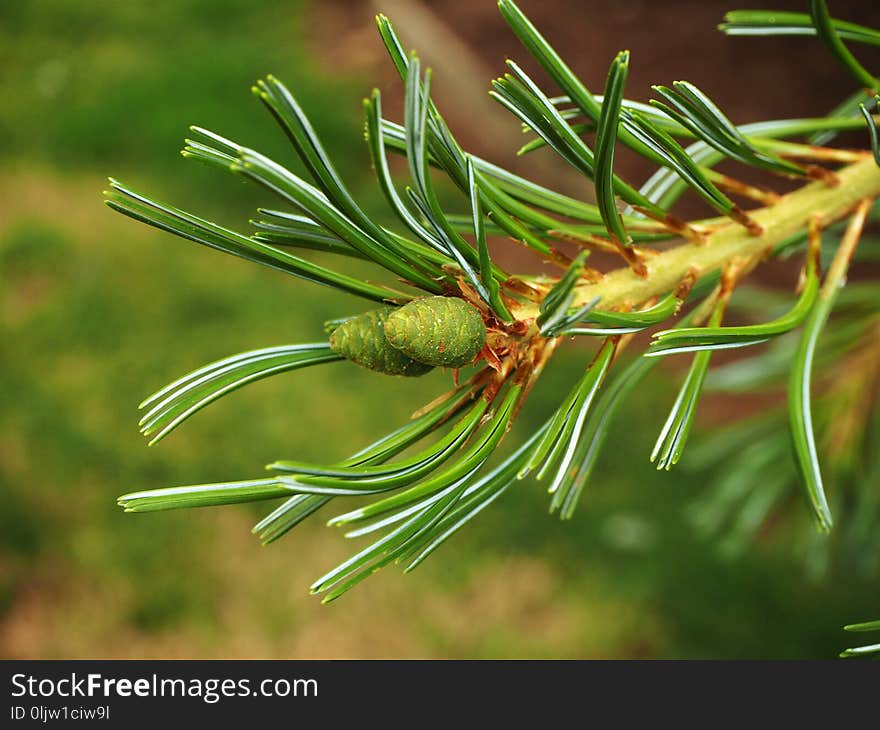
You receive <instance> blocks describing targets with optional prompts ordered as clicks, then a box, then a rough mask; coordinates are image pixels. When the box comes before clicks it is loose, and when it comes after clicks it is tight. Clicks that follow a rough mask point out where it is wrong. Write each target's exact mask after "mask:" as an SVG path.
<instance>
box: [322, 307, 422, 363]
mask: <svg viewBox="0 0 880 730" xmlns="http://www.w3.org/2000/svg"><path fill="white" fill-rule="evenodd" d="M393 311H394V309H393V308H392V307H382V308H381V309H372V310H370V311H369V312H364V313H363V314H359V315H358V316H357V317H352V318H351V319H348V320H346V321H345V322H343V323H342V324H340V325H339V326H338V327H337V328H336V329H335V330H333V333H332V334H331V335H330V348H331V349H332V350H333V352H335V353H336V354H338V355H342V357H344V358H345V359H346V360H351V361H352V362H353V363H355V364H357V365H360V366H361V367H365V368H367V369H368V370H375V371H376V372H379V373H385V374H386V375H405V376H408V377H418V376H420V375H424V374H425V373H427V372H429V371H430V370H431V369H432V366H430V365H423V364H422V363H420V362H416V361H415V360H413V359H411V358H409V357H407V356H406V355H405V354H404V353H402V352H401V351H400V350H397V349H395V348H394V347H391V346H390V345H389V344H388V340H386V339H385V329H384V326H385V322H386V320H387V319H388V316H389V315H390V314H391V313H392V312H393Z"/></svg>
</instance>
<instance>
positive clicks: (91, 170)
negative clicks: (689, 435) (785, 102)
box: [0, 0, 876, 658]
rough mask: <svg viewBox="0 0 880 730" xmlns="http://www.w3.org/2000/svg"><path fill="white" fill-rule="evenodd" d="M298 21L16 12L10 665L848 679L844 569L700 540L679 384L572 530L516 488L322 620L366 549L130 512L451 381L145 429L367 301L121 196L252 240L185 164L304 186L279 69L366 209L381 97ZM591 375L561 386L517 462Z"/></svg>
mask: <svg viewBox="0 0 880 730" xmlns="http://www.w3.org/2000/svg"><path fill="white" fill-rule="evenodd" d="M305 10H306V9H305V8H304V7H303V5H302V3H299V2H289V1H286V2H257V3H255V2H245V1H244V0H238V1H235V2H232V1H226V2H217V1H216V0H215V1H213V2H206V1H205V0H185V1H179V2H176V3H173V4H171V3H158V4H157V3H149V4H147V3H80V2H62V1H61V0H53V1H51V2H50V1H47V0H37V1H31V2H27V3H4V4H3V5H0V62H2V68H3V76H2V78H0V84H2V87H0V88H2V91H3V94H2V95H0V133H2V135H3V139H4V140H5V142H6V144H4V146H3V147H2V150H0V328H2V340H0V342H2V344H0V353H2V356H0V384H2V388H0V481H2V488H0V655H2V656H4V657H74V656H75V657H96V656H126V657H138V656H152V657H166V656H167V657H183V656H195V657H211V656H217V657H224V656H225V657H233V656H241V657H247V656H264V657H310V656H321V657H337V656H348V657H376V656H387V657H404V656H417V657H429V656H441V657H445V656H454V657H473V658H479V657H566V658H575V657H693V656H702V657H759V656H767V657H780V656H782V657H810V656H814V657H826V658H827V657H831V656H834V654H835V653H836V651H837V650H839V648H840V647H841V646H842V638H841V636H840V633H839V631H838V630H837V627H839V626H841V625H842V624H844V623H847V622H851V621H853V620H857V619H859V618H862V617H866V616H870V615H872V611H875V609H876V606H875V605H872V604H873V603H874V598H875V596H874V593H873V592H872V590H871V586H869V585H868V584H867V582H865V581H864V580H862V579H859V578H856V577H853V576H852V575H847V574H840V575H837V574H833V575H831V576H830V577H829V579H828V580H827V581H826V582H825V583H824V584H814V583H809V582H808V581H806V580H805V578H804V576H803V574H802V568H801V566H800V564H799V563H793V562H792V561H791V560H790V559H789V558H788V557H787V555H788V553H787V552H785V551H784V550H781V549H780V548H779V543H780V542H784V537H783V538H780V539H779V540H778V541H772V540H771V541H768V542H767V543H766V544H762V545H759V546H758V547H757V548H756V549H755V551H753V552H751V553H749V554H747V555H745V556H743V557H741V558H739V559H737V560H735V561H730V560H728V561H724V560H722V559H721V558H720V557H718V555H717V553H716V552H715V551H713V550H711V549H709V548H708V546H706V545H705V544H703V543H701V542H700V541H699V540H698V539H697V538H696V537H695V536H694V535H693V534H692V532H691V530H690V528H688V527H687V523H686V520H685V519H684V512H685V510H686V506H687V504H688V501H689V499H690V498H691V497H692V496H693V495H694V494H696V493H699V492H701V491H702V490H704V489H707V488H710V486H711V485H709V484H703V483H702V482H701V481H700V480H699V478H695V477H693V476H686V475H684V474H682V473H681V472H679V473H675V474H673V475H672V476H668V475H664V476H662V477H661V476H658V475H657V474H656V473H655V472H654V471H653V469H652V468H651V466H650V464H648V462H647V453H648V452H649V450H650V444H651V443H652V439H653V437H654V433H655V430H656V428H658V426H659V424H660V423H661V422H662V419H663V417H664V416H665V410H666V408H668V402H669V398H670V394H669V392H668V384H669V380H668V376H663V375H661V376H660V377H658V378H655V379H654V380H652V381H651V382H652V383H653V384H654V385H653V386H651V387H650V389H649V390H647V391H645V392H643V394H642V395H641V397H640V398H639V399H638V400H636V401H634V402H633V403H632V404H630V406H629V407H628V408H627V409H626V411H625V412H624V413H623V414H622V418H621V419H620V422H621V425H620V426H619V427H618V428H617V430H616V431H615V433H614V436H613V438H612V440H611V442H610V445H611V448H610V449H608V454H607V456H606V457H605V458H604V459H603V462H602V468H601V469H600V470H599V472H598V474H597V479H596V480H595V483H594V484H593V485H592V486H591V487H590V489H589V490H588V492H587V494H586V496H585V499H584V503H583V505H582V508H581V510H580V512H579V514H578V516H577V517H576V519H574V520H573V521H572V522H570V523H564V524H560V523H558V522H557V521H556V520H555V519H552V518H550V517H549V516H548V515H547V514H546V506H547V500H546V496H545V495H544V494H543V493H542V491H541V489H539V488H538V487H537V486H535V485H534V484H533V483H530V482H524V483H523V484H522V485H521V486H520V487H519V488H517V489H516V490H514V491H513V492H512V493H510V494H509V496H508V497H507V498H505V499H504V500H502V502H500V503H498V504H497V505H496V506H494V507H493V508H492V509H491V510H489V511H488V512H487V513H485V514H484V515H483V516H482V517H481V519H480V520H478V521H477V522H476V523H475V524H474V525H473V527H471V528H470V529H468V530H467V531H465V533H463V534H462V535H460V536H459V537H458V538H456V539H455V540H453V541H451V542H450V543H449V544H448V545H447V546H445V547H444V548H443V549H442V550H441V551H439V552H438V553H437V555H436V556H434V557H433V558H432V560H430V561H428V562H427V563H426V564H425V565H424V566H423V567H422V568H420V569H419V570H418V571H416V572H415V573H414V574H413V575H411V576H407V577H403V576H401V575H400V574H399V572H396V571H394V570H389V571H386V573H385V574H383V575H380V576H376V577H374V578H372V579H371V580H370V581H368V582H367V583H366V584H365V585H364V586H363V587H361V588H359V589H358V590H357V591H355V592H354V593H353V594H351V595H350V596H347V597H346V598H345V599H343V600H342V601H340V602H338V603H336V604H334V605H332V606H329V607H322V606H320V605H319V604H318V603H317V602H316V601H315V600H314V599H312V598H310V597H309V596H308V595H307V593H306V590H307V586H308V584H309V583H310V582H311V579H312V578H314V577H315V576H317V575H319V574H320V573H321V572H322V571H323V570H324V569H326V568H328V567H330V566H332V565H333V564H335V562H338V561H339V560H340V559H341V558H343V557H344V556H345V555H346V554H347V553H348V551H350V550H351V549H352V545H351V544H346V541H344V540H343V539H342V537H341V535H340V534H338V533H336V532H335V531H332V530H329V529H327V528H324V527H323V526H322V524H321V523H322V520H321V519H317V520H312V521H310V522H308V523H306V524H305V525H303V526H301V527H300V528H297V530H296V532H295V533H293V534H291V535H290V536H288V537H286V538H285V539H284V540H283V541H281V542H279V543H277V544H275V545H273V546H272V547H271V548H266V549H263V548H261V547H260V546H259V545H258V544H257V542H256V540H255V539H253V538H252V537H251V536H250V534H249V532H248V530H249V527H250V525H251V524H252V523H253V522H254V521H256V519H258V516H259V515H260V511H259V510H257V509H248V508H245V507H240V508H239V507H232V508H227V509H221V510H203V511H197V512H190V513H167V514H160V515H137V516H132V515H125V514H123V513H122V512H121V511H120V510H119V509H118V508H117V507H116V505H115V497H116V496H117V495H118V494H120V493H122V492H124V491H128V490H131V489H138V488H145V487H150V486H165V485H171V484H183V483H197V482H203V481H214V480H223V479H229V478H236V477H250V476H252V475H256V474H258V473H259V472H260V470H261V468H262V465H263V464H264V463H266V462H267V461H269V460H271V459H274V458H276V457H292V456H296V457H302V458H307V459H326V458H338V457H341V456H343V455H345V454H347V453H349V452H351V451H352V450H353V449H354V448H357V447H359V446H361V445H363V444H365V443H367V442H368V441H369V440H370V439H373V438H375V437H377V436H378V435H381V434H382V433H384V431H385V430H387V429H388V428H389V426H396V425H398V424H399V423H401V422H402V421H403V420H405V419H406V417H407V416H408V414H409V413H410V412H411V411H412V410H413V408H414V407H415V406H417V405H419V404H421V403H422V402H424V401H426V400H428V399H429V398H431V397H432V396H433V395H434V394H436V393H437V392H439V391H440V390H441V388H443V387H445V385H446V381H447V379H448V376H444V375H441V374H433V375H431V376H429V377H427V378H424V379H421V380H418V381H415V382H408V381H401V380H396V379H388V378H383V377H381V376H377V375H373V374H370V373H367V372H365V371H362V370H359V369H357V368H355V367H352V366H349V365H346V364H344V363H342V364H334V365H329V366H325V367H323V368H317V369H314V370H307V371H303V372H298V373H294V374H290V375H287V376H282V377H279V378H276V379H274V380H271V379H270V380H269V381H265V382H262V383H259V384H256V385H253V386H250V387H248V388H247V389H244V390H242V391H240V392H238V393H236V394H234V395H233V396H231V397H230V398H228V399H226V400H224V401H223V402H222V403H219V404H216V405H214V406H212V407H211V408H209V409H208V410H206V411H205V412H203V413H201V414H199V415H198V416H197V417H196V418H194V419H193V421H192V422H190V423H189V424H187V426H186V427H185V428H182V429H181V430H180V431H178V432H176V433H174V434H173V435H172V436H171V437H170V438H168V439H167V440H166V441H164V442H162V443H161V444H160V445H158V446H157V447H154V448H150V449H148V448H147V447H146V444H145V442H144V441H143V440H142V438H141V437H140V436H139V435H138V433H137V427H136V422H137V414H136V410H135V408H136V404H137V403H138V402H139V401H140V400H141V399H142V398H143V397H144V396H145V395H147V394H149V393H150V392H152V391H153V390H155V389H156V388H158V387H160V386H162V385H164V384H165V383H166V382H167V381H168V380H170V379H172V378H174V377H177V376H178V375H180V374H182V373H184V372H187V371H188V370H190V369H192V368H194V367H196V366H199V365H201V364H203V363H206V362H208V361H210V360H212V359H215V358H218V357H221V356H224V355H227V354H230V353H233V352H237V351H241V350H246V349H249V348H255V347H262V346H267V345H273V344H280V343H284V342H291V341H313V340H316V339H320V338H321V337H322V327H321V323H322V322H323V321H324V320H325V319H327V318H330V317H336V316H342V315H345V314H349V313H351V312H352V311H356V310H357V309H358V308H360V306H361V305H360V304H359V303H358V302H356V301H354V300H350V299H345V298H342V297H341V296H338V295H336V294H334V293H333V292H331V291H330V290H327V289H323V288H320V287H316V286H314V285H312V284H308V283H305V282H301V281H297V280H293V279H290V278H287V277H284V276H283V275H281V274H278V273H276V272H270V271H267V270H262V269H259V268H257V267H254V266H252V265H249V264H246V263H244V262H240V261H236V260H232V259H231V258H224V257H223V256H221V255H219V254H217V253H215V252H210V251H207V250H205V249H203V248H200V247H198V246H195V245H192V244H189V243H187V242H183V241H180V240H177V239H172V238H171V237H170V236H167V235H164V234H161V233H159V232H157V231H154V230H152V229H148V228H146V227H144V226H139V225H137V224H136V223H134V222H132V221H129V220H127V219H124V218H122V217H121V216H117V215H115V214H113V213H111V212H110V211H109V210H107V209H106V208H105V207H103V206H102V205H101V200H100V190H101V188H102V186H103V184H104V182H103V181H104V179H105V177H106V175H108V174H111V175H114V176H118V177H120V178H121V179H123V180H125V181H126V182H129V183H131V184H133V185H135V186H136V187H139V188H142V189H144V190H149V191H150V192H151V193H154V194H155V195H156V196H157V197H159V198H164V199H166V200H169V201H173V202H175V203H176V204H179V205H181V206H184V207H186V206H190V207H192V208H193V209H194V210H197V211H199V212H201V213H203V214H205V215H209V216H212V215H213V216H217V217H219V218H220V219H221V220H223V221H224V222H226V223H228V224H232V225H239V227H243V225H242V222H244V221H246V219H247V217H248V216H249V215H251V214H252V211H253V209H254V208H255V207H256V206H257V205H258V204H263V203H266V202H267V198H266V196H265V195H262V194H261V193H259V191H256V190H254V189H251V188H250V187H247V186H246V185H244V184H243V183H241V182H239V181H237V180H235V179H231V178H230V179H223V178H222V175H220V174H219V173H216V172H214V171H210V170H204V169H200V168H199V167H198V166H193V165H192V164H191V163H186V162H184V161H183V160H182V159H181V158H180V157H179V156H178V155H176V154H175V153H176V150H177V149H179V148H180V145H181V140H182V137H183V136H184V135H185V133H186V126H187V125H188V124H190V123H198V124H200V125H203V126H206V127H208V128H209V129H215V130H217V131H219V132H221V133H223V134H225V135H228V136H230V137H231V138H233V139H239V140H241V141H243V142H245V143H247V144H250V145H253V146H255V147H257V148H259V149H261V150H264V151H266V152H267V153H269V154H273V155H276V156H277V157H278V158H279V159H281V160H283V161H286V162H291V163H292V153H291V152H290V150H289V149H288V148H287V147H286V145H285V142H284V140H283V138H282V135H281V134H279V133H278V132H277V131H276V130H275V129H274V128H273V126H272V123H271V121H270V120H269V118H268V115H266V114H265V113H264V112H263V111H262V110H261V109H260V105H259V104H258V103H256V102H255V101H254V100H253V99H252V98H251V97H250V95H249V93H248V88H249V86H250V84H251V83H252V82H253V80H254V79H256V78H257V77H259V76H260V75H263V74H265V73H267V72H272V73H275V74H277V75H278V76H279V77H280V78H282V79H283V80H284V81H285V82H286V83H287V84H288V85H289V86H290V87H291V88H292V89H294V90H295V92H296V93H297V95H298V97H299V98H300V100H301V102H302V104H303V106H304V108H305V109H306V110H307V111H308V112H309V114H310V115H311V117H312V120H313V122H314V124H315V126H316V128H317V129H318V130H319V132H320V133H321V134H322V136H323V137H324V139H325V140H326V141H327V145H328V147H329V148H330V150H331V151H332V154H333V157H334V159H335V160H336V161H337V163H338V165H339V167H340V171H341V172H342V173H343V175H344V176H345V177H346V178H347V179H348V180H349V181H351V183H352V186H353V187H354V188H355V189H356V190H358V191H360V193H361V194H362V195H363V196H364V197H365V198H366V199H367V200H369V201H373V203H374V204H375V203H376V200H377V198H376V190H375V187H374V186H367V185H366V183H367V181H368V180H369V174H368V173H369V166H368V163H367V157H366V154H365V150H364V147H363V145H362V143H361V135H360V120H359V116H358V115H359V104H358V101H359V99H360V97H361V96H362V95H363V94H364V93H365V92H366V91H368V89H369V83H368V80H366V79H357V78H345V77H342V76H338V77H336V76H334V77H327V76H326V75H324V74H323V73H322V72H320V71H319V70H318V68H317V66H316V64H315V63H314V62H313V60H312V59H311V58H310V57H309V55H308V53H309V50H308V44H307V43H305V42H304V40H305V39H306V37H307V36H308V27H307V25H306V20H305V19H306V18H307V17H308V16H307V15H306V13H305ZM325 52H326V53H328V54H332V53H333V49H332V48H330V49H325ZM582 357H583V355H582V354H580V355H579V353H577V352H573V353H569V354H566V355H563V356H561V357H560V358H559V360H560V361H559V362H557V363H554V364H553V366H552V368H551V369H550V370H549V371H548V375H547V377H546V378H545V379H544V381H543V382H542V384H541V386H540V388H539V389H538V390H537V391H536V396H537V397H536V398H535V399H533V401H534V402H533V406H532V411H530V412H527V413H525V414H524V416H523V419H522V421H521V422H520V424H519V425H518V431H517V432H514V434H513V435H512V437H511V438H512V439H513V438H515V437H516V435H517V433H520V434H521V433H522V432H524V431H525V430H526V429H527V428H528V426H529V424H534V423H536V422H537V419H538V417H539V415H540V413H539V412H540V411H541V409H544V410H546V409H548V408H549V407H550V404H552V403H553V402H555V400H558V398H559V397H561V395H562V394H563V393H564V391H565V390H566V386H567V384H569V383H570V382H571V380H572V376H573V374H574V372H575V371H576V370H577V368H578V367H579V366H580V365H581V362H580V361H581V360H582ZM542 394H543V399H542V402H541V405H538V403H539V401H538V399H539V398H541V395H542ZM803 519H804V520H806V519H807V517H806V515H805V514H804V515H803Z"/></svg>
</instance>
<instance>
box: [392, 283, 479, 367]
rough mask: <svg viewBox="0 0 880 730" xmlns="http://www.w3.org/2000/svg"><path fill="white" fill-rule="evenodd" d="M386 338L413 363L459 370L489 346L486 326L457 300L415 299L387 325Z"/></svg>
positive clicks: (454, 298)
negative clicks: (486, 345)
mask: <svg viewBox="0 0 880 730" xmlns="http://www.w3.org/2000/svg"><path fill="white" fill-rule="evenodd" d="M385 336H386V337H387V338H388V342H390V343H391V344H392V345H393V346H394V347H396V348H397V349H398V350H400V351H401V352H402V353H403V354H405V355H408V356H409V357H411V358H412V359H413V360H417V361H418V362H423V363H425V364H427V365H434V366H437V367H447V368H460V367H464V366H465V365H468V364H469V363H471V362H473V360H474V358H475V357H476V356H477V355H478V354H479V352H480V350H482V349H483V345H485V344H486V326H485V325H484V324H483V318H482V317H481V316H480V313H479V312H478V311H477V310H476V308H475V307H473V306H472V305H470V304H468V303H467V302H466V301H464V300H463V299H458V298H456V297H425V298H423V299H415V300H413V301H411V302H409V303H408V304H405V305H404V306H402V307H400V308H399V309H396V310H394V311H393V312H391V314H389V315H388V318H387V320H386V321H385Z"/></svg>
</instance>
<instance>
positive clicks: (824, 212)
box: [514, 155, 880, 320]
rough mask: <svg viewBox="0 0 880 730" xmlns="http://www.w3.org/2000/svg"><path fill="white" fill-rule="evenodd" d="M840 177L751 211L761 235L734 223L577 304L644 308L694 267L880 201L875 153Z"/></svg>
mask: <svg viewBox="0 0 880 730" xmlns="http://www.w3.org/2000/svg"><path fill="white" fill-rule="evenodd" d="M837 175H838V178H839V180H840V183H839V184H838V185H835V186H833V187H831V186H829V185H828V184H826V183H824V182H814V183H810V184H808V185H805V186H804V187H802V188H800V189H799V190H796V191H794V192H792V193H789V194H788V195H784V196H783V197H782V198H780V199H779V201H778V202H776V203H775V204H774V205H772V206H769V207H766V208H761V209H759V210H755V211H751V212H750V213H749V215H750V216H751V217H752V218H753V219H754V220H755V221H756V222H757V223H759V224H760V225H761V226H762V227H763V229H764V233H763V234H762V235H760V236H753V235H751V234H749V232H748V231H746V230H745V229H744V228H743V227H742V226H739V225H736V224H735V223H731V224H730V225H727V226H724V227H723V228H720V229H718V230H716V231H714V232H712V233H711V234H710V235H709V236H708V237H707V240H706V242H705V243H703V244H694V243H682V244H681V245H679V246H676V247H675V248H672V249H670V250H668V251H664V252H663V253H661V254H659V255H657V256H654V257H652V258H648V259H646V260H645V264H646V265H647V268H648V276H647V277H645V278H641V277H639V276H637V275H636V274H634V273H633V272H632V270H631V269H629V268H620V269H616V270H614V271H610V272H609V273H607V274H606V275H605V277H604V278H603V279H602V280H601V281H599V282H596V283H583V284H581V285H579V286H578V287H577V289H576V297H575V301H574V303H573V304H572V306H582V305H584V304H586V303H587V302H589V301H590V300H592V299H593V298H594V297H597V296H598V297H600V301H599V308H600V309H611V308H614V307H615V306H618V305H621V304H630V305H636V304H639V303H641V302H644V301H647V300H648V299H650V298H651V297H653V296H659V295H662V294H664V293H666V292H669V291H671V290H673V289H674V288H675V286H676V285H677V284H678V283H679V282H680V281H681V280H682V279H683V278H684V277H685V276H686V275H687V273H688V271H689V270H691V268H693V267H696V268H697V269H698V270H699V271H700V273H701V274H708V273H711V272H713V271H717V270H719V269H721V268H723V266H724V265H725V264H726V263H727V262H728V261H731V260H732V259H734V258H737V257H740V258H746V257H750V256H753V255H755V254H757V253H760V252H762V251H766V250H769V249H771V248H772V247H774V246H776V245H778V244H780V243H782V242H783V241H785V240H786V239H787V238H789V237H791V236H793V235H795V234H797V233H798V232H800V231H806V230H807V228H808V226H809V220H810V217H811V216H813V215H817V216H819V218H820V219H821V224H822V226H823V227H824V226H828V225H830V224H832V223H835V222H836V221H839V220H840V219H842V218H844V217H845V216H846V215H847V214H848V213H850V212H851V211H852V210H853V208H854V207H855V205H856V204H857V203H858V202H859V201H860V200H863V199H865V198H876V197H880V168H878V167H877V164H876V163H875V162H874V160H873V158H872V157H871V156H870V155H869V156H867V157H866V158H865V159H864V160H863V161H861V162H856V163H854V164H852V165H849V166H847V167H845V168H842V169H841V170H839V171H838V172H837ZM514 314H515V316H516V317H517V318H519V319H525V320H527V319H532V318H534V317H536V316H537V314H538V305H537V304H535V303H533V302H527V303H523V304H522V305H521V306H520V307H518V308H517V309H516V310H515V311H514Z"/></svg>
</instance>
